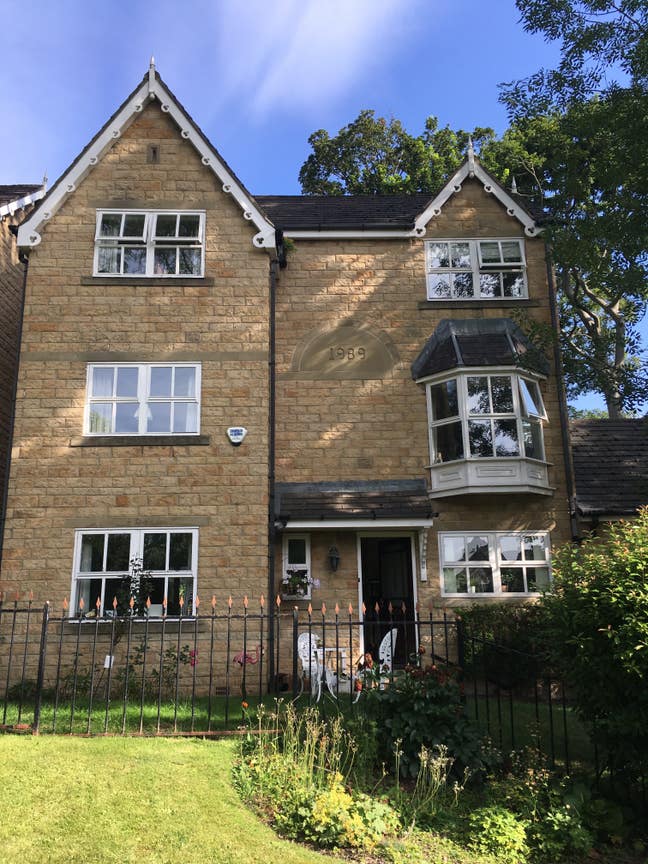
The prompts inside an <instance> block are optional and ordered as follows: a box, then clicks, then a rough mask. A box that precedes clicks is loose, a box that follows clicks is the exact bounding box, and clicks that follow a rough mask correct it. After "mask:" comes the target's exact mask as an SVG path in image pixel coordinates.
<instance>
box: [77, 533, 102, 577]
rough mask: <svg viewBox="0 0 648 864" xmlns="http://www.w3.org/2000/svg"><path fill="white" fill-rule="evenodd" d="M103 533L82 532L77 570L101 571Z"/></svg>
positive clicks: (84, 571) (83, 571) (85, 571)
mask: <svg viewBox="0 0 648 864" xmlns="http://www.w3.org/2000/svg"><path fill="white" fill-rule="evenodd" d="M105 539H106V538H105V537H104V535H103V534H84V535H83V537H82V539H81V561H80V563H79V570H80V571H81V572H82V573H101V571H102V570H103V553H104V540H105Z"/></svg>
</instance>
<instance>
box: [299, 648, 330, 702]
mask: <svg viewBox="0 0 648 864" xmlns="http://www.w3.org/2000/svg"><path fill="white" fill-rule="evenodd" d="M320 645H321V639H320V637H319V636H318V635H317V634H316V633H300V634H299V636H298V637H297V656H298V657H299V662H300V664H301V673H300V676H299V695H300V696H301V695H302V693H303V692H304V681H305V679H306V678H309V679H310V684H311V693H313V694H315V701H316V702H319V700H320V697H321V695H322V678H323V677H324V674H323V673H324V670H323V668H322V665H321V663H320V660H319V655H318V649H319V647H320Z"/></svg>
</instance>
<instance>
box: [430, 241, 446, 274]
mask: <svg viewBox="0 0 648 864" xmlns="http://www.w3.org/2000/svg"><path fill="white" fill-rule="evenodd" d="M428 264H429V267H431V268H432V269H433V270H437V269H438V268H440V267H449V266H450V256H449V254H448V244H447V243H431V244H430V245H429V246H428Z"/></svg>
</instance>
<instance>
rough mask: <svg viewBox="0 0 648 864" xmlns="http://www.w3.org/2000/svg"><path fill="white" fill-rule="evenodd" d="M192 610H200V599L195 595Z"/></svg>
mask: <svg viewBox="0 0 648 864" xmlns="http://www.w3.org/2000/svg"><path fill="white" fill-rule="evenodd" d="M194 608H195V610H196V611H198V609H200V597H199V596H198V595H197V594H196V599H195V600H194Z"/></svg>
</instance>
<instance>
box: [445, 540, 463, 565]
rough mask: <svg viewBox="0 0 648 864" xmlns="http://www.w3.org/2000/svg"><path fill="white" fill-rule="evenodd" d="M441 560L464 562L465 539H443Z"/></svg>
mask: <svg viewBox="0 0 648 864" xmlns="http://www.w3.org/2000/svg"><path fill="white" fill-rule="evenodd" d="M443 560H444V561H465V560H466V539H465V537H444V538H443Z"/></svg>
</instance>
